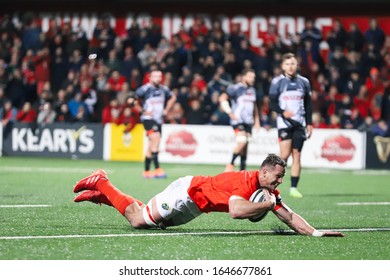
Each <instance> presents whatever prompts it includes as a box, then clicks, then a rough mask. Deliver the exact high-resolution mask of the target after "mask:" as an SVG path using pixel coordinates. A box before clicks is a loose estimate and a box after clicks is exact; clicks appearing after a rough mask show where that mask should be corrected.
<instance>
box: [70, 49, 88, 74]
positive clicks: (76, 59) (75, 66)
mask: <svg viewBox="0 0 390 280" xmlns="http://www.w3.org/2000/svg"><path fill="white" fill-rule="evenodd" d="M84 63H85V58H84V57H83V55H82V53H81V51H80V50H79V49H75V50H73V51H72V54H71V56H70V58H69V70H71V71H73V72H75V73H78V72H80V69H81V65H83V64H84Z"/></svg>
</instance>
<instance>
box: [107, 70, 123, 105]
mask: <svg viewBox="0 0 390 280" xmlns="http://www.w3.org/2000/svg"><path fill="white" fill-rule="evenodd" d="M124 83H126V78H125V77H124V76H122V75H121V74H120V73H119V71H113V72H112V73H111V76H110V77H109V78H108V80H107V89H108V90H109V91H110V92H111V94H110V96H111V98H114V97H116V95H117V93H118V92H119V91H121V90H122V87H123V84H124Z"/></svg>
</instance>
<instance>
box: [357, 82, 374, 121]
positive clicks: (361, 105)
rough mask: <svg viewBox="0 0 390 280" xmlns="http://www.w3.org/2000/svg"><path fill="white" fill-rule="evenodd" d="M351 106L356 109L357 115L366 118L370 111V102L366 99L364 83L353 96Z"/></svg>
mask: <svg viewBox="0 0 390 280" xmlns="http://www.w3.org/2000/svg"><path fill="white" fill-rule="evenodd" d="M353 106H354V108H356V110H358V112H359V115H360V116H362V118H366V117H367V116H368V115H369V113H370V111H369V107H370V102H369V100H368V95H367V88H366V86H365V85H362V86H361V87H360V89H359V92H358V95H357V96H355V97H354V98H353Z"/></svg>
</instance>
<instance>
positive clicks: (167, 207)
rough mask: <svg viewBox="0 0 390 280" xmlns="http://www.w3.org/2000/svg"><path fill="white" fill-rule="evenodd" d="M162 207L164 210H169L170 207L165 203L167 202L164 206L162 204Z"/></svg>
mask: <svg viewBox="0 0 390 280" xmlns="http://www.w3.org/2000/svg"><path fill="white" fill-rule="evenodd" d="M161 207H162V209H164V210H169V205H168V204H167V203H165V202H164V203H163V204H161Z"/></svg>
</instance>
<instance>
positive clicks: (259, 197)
mask: <svg viewBox="0 0 390 280" xmlns="http://www.w3.org/2000/svg"><path fill="white" fill-rule="evenodd" d="M266 200H267V199H266V197H265V195H264V192H263V190H262V189H259V190H256V191H255V192H254V193H253V194H252V195H251V197H250V198H249V201H251V202H263V201H266ZM268 212H269V211H268V210H265V211H264V212H262V213H260V214H258V215H256V216H253V217H250V218H248V220H249V221H251V222H253V223H257V222H260V221H261V220H262V219H264V218H265V216H267V214H268Z"/></svg>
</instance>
